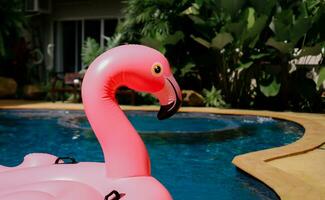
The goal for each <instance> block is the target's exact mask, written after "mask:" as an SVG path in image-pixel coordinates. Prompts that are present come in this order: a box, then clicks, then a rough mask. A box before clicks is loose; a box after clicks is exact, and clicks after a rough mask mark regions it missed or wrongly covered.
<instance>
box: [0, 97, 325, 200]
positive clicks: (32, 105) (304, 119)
mask: <svg viewBox="0 0 325 200" xmlns="http://www.w3.org/2000/svg"><path fill="white" fill-rule="evenodd" d="M121 107H122V109H123V110H142V111H157V110H158V109H159V107H158V106H121ZM0 109H67V110H83V106H82V105H81V104H66V103H48V102H36V101H33V102H31V101H19V100H18V101H17V100H0ZM180 111H181V112H199V113H214V114H232V115H257V116H265V117H272V118H278V119H284V120H288V121H293V122H296V123H298V124H300V125H302V126H303V127H304V128H305V133H304V136H303V137H302V138H301V139H299V140H297V141H296V142H294V143H292V144H289V145H286V146H282V147H277V148H272V149H267V150H262V151H256V152H251V153H247V154H243V155H238V156H236V157H235V158H234V159H233V161H232V163H233V164H234V165H236V166H237V167H238V168H240V169H241V170H243V171H245V172H246V173H248V174H250V175H252V176H253V177H255V178H257V179H259V180H260V181H262V182H263V183H265V184H266V185H268V186H269V187H270V188H271V189H273V190H274V191H275V192H276V193H277V194H278V195H279V197H280V198H281V199H285V200H287V199H288V200H291V199H295V200H296V199H301V198H302V197H303V199H306V200H308V199H312V200H317V199H325V191H322V190H319V189H317V188H315V187H313V186H312V185H310V184H308V182H305V181H303V180H302V179H300V178H299V177H297V176H294V175H292V174H290V173H287V172H285V171H283V170H281V169H279V168H277V167H274V166H272V165H270V164H268V162H269V161H272V160H275V159H279V158H285V157H290V156H296V155H299V154H303V153H306V152H308V151H312V150H314V149H316V148H317V147H319V146H321V145H323V144H324V143H325V134H323V133H322V130H323V131H325V115H324V114H309V113H293V112H273V111H261V110H258V111H255V110H237V109H219V108H205V107H203V108H201V107H200V108H198V107H185V108H181V110H180ZM324 179H325V177H324Z"/></svg>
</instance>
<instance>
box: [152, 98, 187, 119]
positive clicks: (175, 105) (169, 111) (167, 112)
mask: <svg viewBox="0 0 325 200" xmlns="http://www.w3.org/2000/svg"><path fill="white" fill-rule="evenodd" d="M181 104H182V102H181V100H179V99H178V98H177V99H176V102H172V103H170V104H168V105H164V106H161V107H160V110H159V112H158V114H157V118H158V119H159V120H164V119H167V118H169V117H171V116H173V115H174V114H175V113H176V112H177V111H178V110H179V108H180V107H181Z"/></svg>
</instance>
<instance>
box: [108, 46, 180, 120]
mask: <svg viewBox="0 0 325 200" xmlns="http://www.w3.org/2000/svg"><path fill="white" fill-rule="evenodd" d="M108 52H109V53H110V55H113V56H111V58H112V60H118V63H116V65H115V66H119V67H118V68H119V69H121V70H122V73H119V74H120V76H119V77H120V79H122V81H121V82H122V83H121V85H124V86H127V87H128V88H130V89H133V90H136V91H138V92H146V93H151V94H152V95H153V96H155V97H156V98H157V99H158V100H159V103H160V105H161V107H160V110H159V112H158V115H157V117H158V119H160V120H162V119H166V118H168V117H171V116H172V115H173V114H175V113H176V112H177V111H178V109H179V107H180V106H181V100H182V94H181V90H180V87H179V86H178V84H177V82H176V80H175V78H174V77H173V74H172V72H171V69H170V66H169V63H168V61H167V59H166V58H165V57H164V56H163V55H162V54H161V53H160V52H159V51H157V50H155V49H152V48H149V47H146V46H142V45H122V46H119V47H116V48H114V49H112V50H110V51H108ZM112 62H113V61H112Z"/></svg>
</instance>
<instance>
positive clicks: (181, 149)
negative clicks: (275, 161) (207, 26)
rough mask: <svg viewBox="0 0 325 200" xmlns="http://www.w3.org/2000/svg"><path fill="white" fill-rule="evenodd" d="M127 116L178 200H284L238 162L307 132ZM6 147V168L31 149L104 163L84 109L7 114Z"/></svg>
mask: <svg viewBox="0 0 325 200" xmlns="http://www.w3.org/2000/svg"><path fill="white" fill-rule="evenodd" d="M127 114H128V117H129V119H130V120H131V122H132V123H133V124H134V126H135V127H136V129H137V130H138V131H139V132H140V133H141V135H142V138H143V139H144V141H145V143H146V146H147V148H148V151H149V154H150V157H151V163H152V174H153V176H154V177H156V178H157V179H158V180H160V181H161V182H162V183H163V184H164V185H165V186H166V187H167V189H168V190H169V191H170V192H171V194H172V195H173V197H174V199H175V200H183V199H192V200H201V199H243V200H246V199H247V200H248V199H249V200H254V199H256V200H257V199H277V196H276V194H275V193H274V192H273V191H272V190H270V189H269V188H268V187H266V186H265V185H263V184H262V183H260V182H258V181H257V180H255V179H253V178H251V177H249V176H247V175H246V174H244V173H242V172H241V171H239V170H237V169H236V168H235V166H233V165H232V164H231V160H232V159H233V157H234V156H236V155H239V154H243V153H247V152H251V151H256V150H261V149H266V148H271V147H276V146H282V145H285V144H288V143H291V142H293V141H295V140H297V139H299V138H300V137H301V136H302V134H303V132H304V130H303V128H302V127H301V126H299V125H297V124H295V123H292V122H288V121H282V120H275V119H272V118H267V117H256V116H232V115H215V114H199V113H190V114H189V113H179V114H176V115H175V116H174V117H173V118H171V119H168V120H165V121H158V120H157V119H156V117H155V115H156V114H155V113H152V112H140V111H132V112H131V111H130V112H127ZM157 130H159V131H157ZM0 147H1V148H0V152H1V155H2V156H1V157H0V164H1V165H9V166H14V165H17V164H19V163H20V162H21V161H22V159H23V157H24V155H26V154H28V153H32V152H46V153H51V154H54V155H57V156H72V157H74V158H76V159H77V160H78V161H103V155H102V153H101V149H100V146H99V144H98V142H97V139H96V138H95V136H94V135H93V133H92V131H91V130H90V127H89V124H88V122H87V120H86V118H85V116H84V113H83V112H81V111H45V110H38V111H31V110H24V111H18V110H11V111H4V110H3V111H0Z"/></svg>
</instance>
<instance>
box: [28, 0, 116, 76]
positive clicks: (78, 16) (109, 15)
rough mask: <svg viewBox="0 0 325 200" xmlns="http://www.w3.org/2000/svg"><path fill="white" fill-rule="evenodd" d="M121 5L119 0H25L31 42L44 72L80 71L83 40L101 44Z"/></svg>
mask: <svg viewBox="0 0 325 200" xmlns="http://www.w3.org/2000/svg"><path fill="white" fill-rule="evenodd" d="M121 8H122V3H121V1H120V0H25V12H26V14H27V15H28V16H29V17H30V21H31V25H32V30H31V31H32V38H33V43H34V44H33V45H34V48H38V49H39V50H40V51H39V54H42V55H40V56H39V57H41V58H42V60H43V61H42V63H43V64H44V65H45V67H46V71H54V72H76V71H79V70H80V69H81V68H82V63H81V47H82V43H83V41H84V40H85V39H86V38H87V37H92V38H94V39H95V40H96V41H97V42H98V43H99V44H100V45H101V46H103V45H104V38H103V36H111V35H112V34H113V33H114V31H115V28H116V25H117V22H118V19H119V18H120V17H121ZM35 38H36V39H35ZM44 71H45V70H44Z"/></svg>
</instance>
